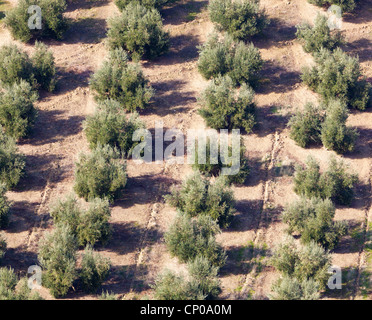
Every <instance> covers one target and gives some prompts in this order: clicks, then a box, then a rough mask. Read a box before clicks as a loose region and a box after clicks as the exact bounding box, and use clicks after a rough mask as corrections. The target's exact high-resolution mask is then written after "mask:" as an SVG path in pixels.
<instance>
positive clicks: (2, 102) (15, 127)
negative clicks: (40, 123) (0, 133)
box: [0, 80, 38, 139]
mask: <svg viewBox="0 0 372 320" xmlns="http://www.w3.org/2000/svg"><path fill="white" fill-rule="evenodd" d="M37 97H38V95H37V94H36V93H35V92H34V91H32V87H31V86H30V84H29V83H27V82H25V81H23V80H21V82H20V83H19V84H17V83H14V84H13V85H12V86H10V87H7V88H6V89H5V90H4V91H2V92H0V124H1V125H2V126H3V128H4V129H5V131H6V133H7V134H8V135H10V136H12V137H14V138H15V139H19V138H22V137H25V136H26V135H27V134H28V133H29V132H30V130H31V128H32V126H33V124H34V122H35V118H36V110H35V108H34V102H35V101H36V100H37Z"/></svg>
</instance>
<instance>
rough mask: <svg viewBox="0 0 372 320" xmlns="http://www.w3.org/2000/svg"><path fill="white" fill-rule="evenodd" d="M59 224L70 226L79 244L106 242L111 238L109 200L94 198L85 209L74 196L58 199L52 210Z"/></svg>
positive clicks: (53, 216) (54, 218) (52, 214)
mask: <svg viewBox="0 0 372 320" xmlns="http://www.w3.org/2000/svg"><path fill="white" fill-rule="evenodd" d="M50 215H51V217H52V218H53V220H54V223H55V224H56V225H57V226H64V225H65V226H66V225H67V226H68V227H69V228H70V230H71V233H72V234H73V235H74V236H75V237H76V239H77V241H78V244H79V246H85V245H86V244H89V245H91V246H94V245H95V244H96V243H99V242H100V243H102V244H105V243H107V241H108V240H109V238H110V234H111V230H110V225H109V222H108V220H109V218H110V216H111V213H110V208H109V203H108V201H107V200H101V199H94V200H92V201H91V202H90V203H89V207H88V209H87V210H83V209H82V208H81V207H80V206H79V205H78V203H77V200H76V198H75V197H73V196H68V197H67V198H66V199H65V200H64V201H61V200H58V202H57V203H56V205H55V206H54V207H53V208H52V210H51V212H50Z"/></svg>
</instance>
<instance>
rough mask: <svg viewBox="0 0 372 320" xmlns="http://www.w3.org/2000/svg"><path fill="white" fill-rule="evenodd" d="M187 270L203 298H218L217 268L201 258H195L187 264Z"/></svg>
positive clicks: (219, 290)
mask: <svg viewBox="0 0 372 320" xmlns="http://www.w3.org/2000/svg"><path fill="white" fill-rule="evenodd" d="M188 270H189V274H190V276H191V278H192V281H194V282H195V283H197V284H198V287H199V289H200V291H201V292H202V294H203V296H205V297H206V298H207V299H208V298H212V297H217V296H218V294H219V293H220V292H221V288H220V281H219V280H218V271H219V268H218V267H215V266H213V265H212V264H211V263H210V261H209V260H208V259H206V258H204V257H203V256H197V257H196V258H195V259H194V261H192V262H190V263H189V264H188Z"/></svg>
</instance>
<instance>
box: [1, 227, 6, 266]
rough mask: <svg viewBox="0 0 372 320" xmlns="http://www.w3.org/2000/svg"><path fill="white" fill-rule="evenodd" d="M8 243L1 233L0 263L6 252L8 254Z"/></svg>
mask: <svg viewBox="0 0 372 320" xmlns="http://www.w3.org/2000/svg"><path fill="white" fill-rule="evenodd" d="M6 246H7V245H6V241H5V239H4V237H3V235H2V234H1V233H0V263H1V260H2V259H3V258H4V255H5V252H6Z"/></svg>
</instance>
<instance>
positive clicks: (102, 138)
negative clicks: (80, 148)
mask: <svg viewBox="0 0 372 320" xmlns="http://www.w3.org/2000/svg"><path fill="white" fill-rule="evenodd" d="M83 127H84V132H85V135H86V136H87V139H88V142H89V146H90V148H91V149H94V148H96V147H97V145H98V144H101V145H105V144H109V145H110V146H111V147H116V148H118V149H119V150H120V151H121V153H122V154H123V155H125V156H127V157H128V156H129V155H130V154H131V151H132V150H133V148H134V147H135V146H136V145H137V144H138V143H139V142H135V141H133V139H132V137H133V133H134V132H135V131H136V130H138V129H144V128H145V125H144V124H143V122H142V121H141V120H140V118H139V116H138V114H132V115H131V116H129V117H128V115H127V114H126V113H125V112H123V110H122V109H121V108H120V104H119V103H118V102H117V101H114V100H106V101H104V102H103V103H102V104H101V105H100V107H99V109H98V110H97V111H96V112H95V113H94V114H93V115H91V116H87V118H86V120H85V122H84V123H83Z"/></svg>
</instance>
